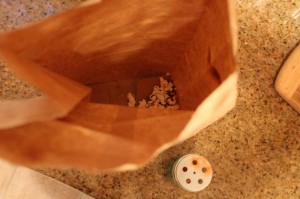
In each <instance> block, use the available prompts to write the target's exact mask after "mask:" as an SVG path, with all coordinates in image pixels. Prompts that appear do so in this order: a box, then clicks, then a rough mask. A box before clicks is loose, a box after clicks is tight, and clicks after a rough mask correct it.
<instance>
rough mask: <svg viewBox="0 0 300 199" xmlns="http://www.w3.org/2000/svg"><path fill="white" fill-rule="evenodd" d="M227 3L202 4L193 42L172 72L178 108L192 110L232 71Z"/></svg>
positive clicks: (232, 60) (210, 2)
mask: <svg viewBox="0 0 300 199" xmlns="http://www.w3.org/2000/svg"><path fill="white" fill-rule="evenodd" d="M231 45H232V42H231V32H230V25H229V16H228V9H227V1H208V0H207V1H205V4H204V12H203V13H202V16H201V20H199V24H198V27H197V30H196V34H195V36H194V38H193V40H191V41H190V43H189V45H188V46H187V48H186V50H185V53H184V56H183V57H182V60H181V61H180V62H179V64H178V67H177V68H178V70H177V71H176V72H174V76H175V77H174V80H175V84H176V86H177V90H178V94H179V98H180V104H181V108H182V109H195V108H196V107H197V106H198V105H199V103H200V102H202V101H203V100H204V99H205V98H206V97H207V96H208V95H209V94H210V93H211V92H212V91H213V90H215V89H216V88H217V87H218V86H219V85H220V84H221V83H222V82H223V81H224V80H225V79H226V78H227V77H228V76H229V75H230V74H231V73H233V72H234V71H235V63H234V58H233V54H232V46H231Z"/></svg>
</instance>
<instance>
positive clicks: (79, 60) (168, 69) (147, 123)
mask: <svg viewBox="0 0 300 199" xmlns="http://www.w3.org/2000/svg"><path fill="white" fill-rule="evenodd" d="M230 6H231V3H229V2H227V1H218V0H190V1H186V0H168V1H165V0H145V1H140V0H130V1H129V0H128V1H124V0H103V1H102V2H100V3H99V2H95V3H93V4H91V5H88V6H81V7H78V8H74V9H72V10H70V11H68V12H65V13H62V14H58V15H55V16H53V17H50V18H48V19H46V20H44V21H42V22H40V23H37V24H34V25H31V26H28V27H25V28H22V29H20V30H16V31H13V32H10V33H6V34H3V35H1V36H0V58H1V59H2V60H4V61H5V62H6V63H7V64H8V66H9V67H10V68H11V69H12V70H13V71H14V72H15V73H16V74H17V75H18V76H19V77H20V78H22V79H24V80H25V81H27V82H28V83H30V84H32V85H34V86H35V87H37V88H39V89H40V90H41V92H42V93H43V95H42V96H41V97H37V98H32V99H24V100H20V101H1V102H0V156H1V157H2V158H5V159H8V160H10V161H12V162H14V163H18V164H23V165H26V166H31V167H57V168H58V167H59V168H65V167H76V168H82V169H87V170H101V169H112V168H115V169H134V168H136V167H137V166H138V165H141V164H143V163H145V162H147V161H148V160H149V159H150V158H151V157H153V156H155V155H157V154H158V153H160V152H161V151H162V150H164V149H167V148H168V147H170V146H172V145H174V144H177V143H179V142H182V141H184V140H186V139H187V138H189V137H191V136H193V135H194V134H196V133H198V132H199V131H200V130H201V129H203V128H205V127H207V126H208V125H210V124H212V123H213V122H215V121H216V120H217V119H219V118H220V117H222V116H224V115H225V114H226V113H227V112H228V111H229V110H231V109H232V108H233V107H234V105H235V100H236V94H237V88H236V82H237V75H236V72H235V62H234V48H235V45H236V44H235V42H234V41H235V39H236V37H235V36H234V37H232V35H235V34H234V28H233V27H234V23H232V21H234V20H233V18H232V12H231V11H230ZM166 73H170V74H171V75H172V77H173V81H174V83H175V85H176V88H177V97H178V99H179V103H180V110H160V109H143V108H129V107H127V106H126V100H127V99H126V94H125V93H127V92H132V93H135V94H136V93H137V92H139V89H142V88H143V85H142V86H140V83H141V82H143V80H144V79H147V78H151V77H159V76H161V75H164V74H166ZM95 96H96V97H95ZM91 99H93V100H91Z"/></svg>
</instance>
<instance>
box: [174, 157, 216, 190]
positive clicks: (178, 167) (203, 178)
mask: <svg viewBox="0 0 300 199" xmlns="http://www.w3.org/2000/svg"><path fill="white" fill-rule="evenodd" d="M172 174H173V178H174V180H175V181H176V182H177V184H178V185H179V186H180V187H181V188H183V189H184V190H186V191H189V192H198V191H201V190H203V189H205V188H206V187H207V186H208V185H209V184H210V182H211V179H212V175H213V170H212V167H211V165H210V163H209V162H208V161H207V160H206V159H205V158H204V157H202V156H200V155H197V154H188V155H185V156H183V157H181V158H180V159H179V160H178V161H176V163H175V164H174V165H173V173H172Z"/></svg>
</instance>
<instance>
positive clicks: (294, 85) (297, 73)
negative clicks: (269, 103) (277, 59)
mask: <svg viewBox="0 0 300 199" xmlns="http://www.w3.org/2000/svg"><path fill="white" fill-rule="evenodd" d="M275 90H276V91H277V93H278V94H279V95H280V96H281V97H282V98H283V99H284V100H286V101H287V102H288V103H289V104H290V105H291V106H292V107H293V108H294V109H295V110H296V111H297V112H298V113H300V44H298V45H297V46H296V47H295V48H294V49H293V50H292V52H291V53H290V54H289V55H288V57H287V59H286V60H285V61H284V62H283V64H282V66H281V68H280V71H279V73H278V75H277V78H276V81H275Z"/></svg>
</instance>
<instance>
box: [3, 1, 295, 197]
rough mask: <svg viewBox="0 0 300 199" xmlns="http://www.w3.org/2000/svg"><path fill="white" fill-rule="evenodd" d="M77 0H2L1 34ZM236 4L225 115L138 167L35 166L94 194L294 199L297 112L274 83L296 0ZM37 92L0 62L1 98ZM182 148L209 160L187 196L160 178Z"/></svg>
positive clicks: (288, 45)
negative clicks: (230, 106) (196, 189)
mask: <svg viewBox="0 0 300 199" xmlns="http://www.w3.org/2000/svg"><path fill="white" fill-rule="evenodd" d="M21 2H22V3H21ZM80 2H81V1H80V0H65V1H62V0H61V1H58V0H35V1H32V0H24V1H19V0H1V1H0V11H1V12H0V32H4V31H8V30H12V29H15V28H17V27H20V26H22V25H24V24H27V23H30V22H34V21H38V20H40V19H42V18H44V17H46V16H49V15H52V14H54V13H56V12H61V11H63V10H65V9H67V8H69V7H72V6H75V5H77V4H78V3H80ZM236 6H237V7H236V8H237V19H238V24H239V29H238V30H239V51H238V55H237V61H238V64H239V69H238V70H239V74H240V80H239V96H238V100H237V105H236V107H235V109H234V110H233V111H231V112H230V113H229V114H227V115H226V117H224V118H222V119H221V120H220V121H218V122H217V123H215V124H213V125H211V126H210V127H209V128H206V129H205V130H202V131H201V132H200V133H198V134H197V135H196V136H194V137H192V138H191V139H189V140H187V141H185V142H184V143H182V144H180V145H177V146H175V147H173V148H170V149H168V150H166V151H165V152H164V153H162V154H161V155H159V156H158V157H156V158H155V159H154V160H153V161H152V162H150V163H149V164H148V165H147V166H146V167H144V168H141V169H139V170H137V171H131V172H122V173H102V174H87V173H84V172H82V171H77V170H64V171H63V170H56V169H54V170H53V169H51V170H40V171H41V172H42V173H45V174H47V175H49V176H52V177H53V178H56V179H58V180H60V181H62V182H65V183H67V184H69V185H71V186H73V187H75V188H77V189H79V190H82V191H83V192H85V193H87V194H89V195H91V196H93V197H96V198H130V199H131V198H202V199H205V198H222V199H223V198H284V199H286V198H292V199H293V198H295V199H296V198H300V116H299V114H298V113H297V112H296V111H294V110H293V109H292V108H291V107H290V106H289V105H288V104H287V103H286V102H285V101H284V100H283V99H282V98H280V96H278V94H277V93H276V92H275V90H274V87H273V84H274V80H275V77H276V74H277V72H278V70H279V68H280V65H281V63H282V61H283V60H284V58H285V56H286V55H287V54H288V52H289V51H290V50H291V49H292V48H293V46H295V45H296V43H297V42H298V41H299V39H300V25H299V24H300V17H299V15H300V14H299V13H297V11H299V10H298V9H300V1H299V0H237V3H236ZM35 95H39V92H38V91H37V90H35V89H34V88H32V87H30V86H29V85H27V84H25V83H23V82H22V81H20V80H18V79H17V78H16V77H14V76H13V75H12V74H11V73H10V71H9V70H8V68H7V67H6V66H4V65H3V64H2V65H0V99H19V98H28V97H32V96H35ZM187 153H199V154H201V155H203V156H205V157H207V158H208V159H209V161H210V162H211V164H212V166H213V168H214V177H213V180H212V183H211V184H210V186H209V187H208V188H207V189H205V190H204V191H202V192H200V193H187V192H185V191H183V190H181V189H179V188H177V187H176V186H174V185H173V184H171V183H170V182H169V181H168V180H167V179H166V177H165V168H166V167H167V165H168V164H169V162H170V161H172V160H175V159H176V158H178V157H180V156H181V155H184V154H187Z"/></svg>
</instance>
